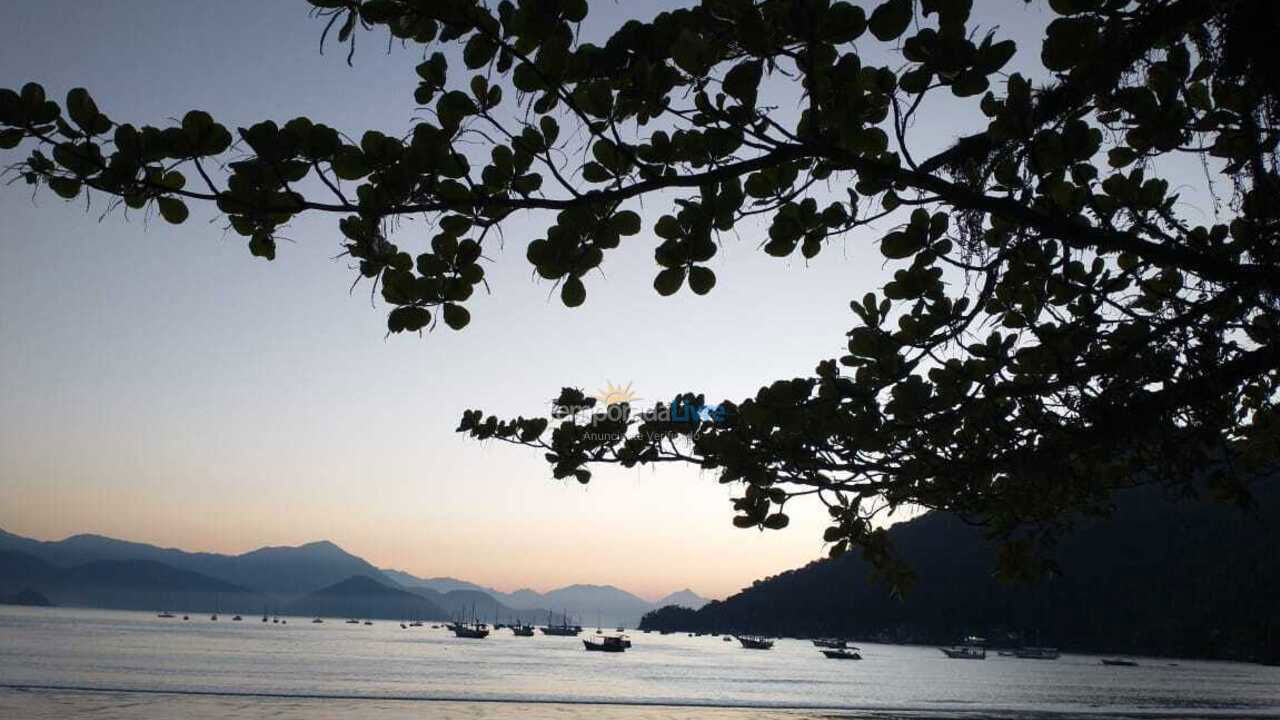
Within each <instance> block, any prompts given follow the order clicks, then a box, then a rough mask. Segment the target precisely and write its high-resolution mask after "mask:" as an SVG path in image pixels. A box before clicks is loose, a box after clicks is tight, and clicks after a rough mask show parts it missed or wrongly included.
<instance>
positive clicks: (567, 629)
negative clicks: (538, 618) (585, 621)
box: [542, 612, 582, 637]
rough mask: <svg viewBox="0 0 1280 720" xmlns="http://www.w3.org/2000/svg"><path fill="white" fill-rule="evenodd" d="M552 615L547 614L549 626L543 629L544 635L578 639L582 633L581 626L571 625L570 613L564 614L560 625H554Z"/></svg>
mask: <svg viewBox="0 0 1280 720" xmlns="http://www.w3.org/2000/svg"><path fill="white" fill-rule="evenodd" d="M552 619H553V618H552V616H551V613H550V612H548V613H547V625H546V627H544V628H542V634H543V635H556V636H560V637H577V636H578V635H579V634H580V633H581V632H582V626H581V625H570V624H569V613H567V612H566V613H563V616H562V618H561V621H560V624H558V625H555V624H552Z"/></svg>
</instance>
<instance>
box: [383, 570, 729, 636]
mask: <svg viewBox="0 0 1280 720" xmlns="http://www.w3.org/2000/svg"><path fill="white" fill-rule="evenodd" d="M382 573H383V574H384V575H385V576H387V577H389V578H391V579H392V580H394V581H396V582H397V583H399V584H400V585H401V586H403V587H405V588H409V589H412V590H414V591H415V592H416V591H420V590H430V591H434V592H436V593H437V594H438V595H437V596H430V595H428V596H427V597H430V598H431V599H433V600H435V601H436V602H438V603H440V604H441V605H442V606H443V607H445V608H446V609H452V611H453V612H455V613H456V612H458V610H461V611H462V612H463V613H464V614H465V613H466V612H469V608H470V604H471V603H473V602H474V603H475V605H476V608H477V612H481V611H482V609H486V608H487V610H486V612H488V613H492V612H493V609H494V606H495V603H496V604H497V612H498V616H499V617H502V618H508V617H512V616H518V617H521V618H524V619H526V620H531V621H533V622H538V623H543V622H546V620H547V614H548V613H553V614H554V615H555V616H556V618H557V620H558V619H559V617H560V616H561V614H562V613H567V614H568V615H569V617H570V620H573V621H575V622H579V623H581V624H582V625H594V624H596V623H599V624H601V625H607V626H609V627H614V626H617V625H625V626H626V627H636V625H637V624H639V622H640V617H641V616H642V615H644V613H646V612H648V611H650V610H653V609H655V608H658V607H662V606H663V605H669V604H681V605H685V606H687V607H693V608H700V607H702V606H703V605H705V604H706V602H707V601H706V599H705V598H702V597H700V596H699V595H697V594H696V593H694V592H693V591H691V590H687V589H686V590H681V591H679V592H675V593H672V594H670V595H668V596H667V597H665V598H663V599H662V600H661V601H659V602H657V603H651V602H649V601H647V600H645V599H644V598H641V597H638V596H636V595H633V594H631V593H629V592H627V591H626V590H622V589H620V588H617V587H614V586H612V585H569V586H567V587H563V588H558V589H556V590H551V591H549V592H545V593H539V592H535V591H533V590H529V589H523V590H517V591H515V592H511V593H504V592H501V591H499V590H495V589H493V588H490V587H485V586H483V585H477V584H475V583H472V582H468V581H466V580H459V579H457V578H451V577H434V578H420V577H417V576H414V575H412V574H410V573H407V572H404V571H402V570H392V569H389V568H384V569H383V570H382ZM455 593H470V594H467V595H454V594H455ZM479 594H483V595H485V596H487V597H488V600H485V599H483V598H481V597H480V596H479ZM449 595H453V597H452V599H449V598H445V597H444V596H449ZM459 603H462V604H461V606H459ZM481 614H482V615H483V616H484V617H491V616H492V615H491V614H484V613H483V612H482V613H481Z"/></svg>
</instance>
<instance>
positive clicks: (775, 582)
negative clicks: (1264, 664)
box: [641, 478, 1280, 661]
mask: <svg viewBox="0 0 1280 720" xmlns="http://www.w3.org/2000/svg"><path fill="white" fill-rule="evenodd" d="M1255 494H1256V500H1257V507H1256V508H1255V509H1254V510H1253V511H1244V512H1242V511H1241V510H1240V509H1239V508H1238V507H1236V506H1226V505H1217V504H1212V503H1204V502H1179V501H1177V500H1175V499H1173V498H1171V497H1169V496H1167V495H1166V494H1165V491H1163V490H1161V489H1158V488H1139V489H1136V490H1133V491H1130V492H1129V493H1127V494H1126V495H1124V496H1123V497H1121V498H1120V499H1119V500H1118V502H1117V505H1116V511H1115V514H1114V516H1113V517H1112V518H1111V519H1110V520H1101V519H1084V520H1081V521H1080V522H1079V523H1078V524H1077V526H1076V529H1075V531H1074V532H1072V533H1071V534H1069V535H1068V536H1066V537H1064V538H1063V539H1062V541H1061V542H1060V544H1059V546H1058V548H1057V551H1056V560H1057V562H1058V564H1059V568H1060V573H1059V574H1057V575H1056V576H1054V577H1051V578H1047V579H1045V580H1042V581H1040V582H1038V583H1036V584H1033V585H1029V584H1026V583H1021V584H1019V583H1015V582H1011V581H1002V580H999V579H997V578H996V577H995V576H994V572H993V571H994V567H995V549H994V548H993V547H992V546H991V545H990V544H989V543H987V542H986V541H985V540H984V538H983V535H982V531H981V529H980V528H976V527H973V526H971V525H967V524H965V523H963V522H962V521H960V520H959V519H957V518H955V517H953V516H948V515H943V514H937V513H933V514H929V515H925V516H922V517H920V518H916V519H914V520H911V521H909V522H904V523H901V524H899V525H897V526H895V527H894V528H893V529H892V530H891V534H892V537H893V542H894V547H895V549H896V550H897V551H898V552H899V553H900V554H901V555H902V556H903V558H904V559H905V560H906V561H907V562H908V563H909V564H910V565H911V567H912V568H913V569H914V571H915V573H916V576H917V579H916V582H915V584H914V586H913V587H912V588H911V589H910V591H908V592H907V593H906V595H905V596H904V597H902V598H895V597H893V596H892V595H891V594H890V593H889V591H888V589H887V588H886V587H885V586H884V585H883V584H882V583H878V582H875V581H874V580H873V579H872V577H871V574H870V566H869V565H868V564H867V563H866V562H865V561H864V560H863V559H862V558H861V557H859V556H858V555H856V554H853V553H850V554H847V555H845V556H843V557H840V558H837V559H834V560H821V561H816V562H813V563H810V564H809V565H807V566H805V567H803V568H799V569H797V570H791V571H788V572H785V573H782V574H781V575H778V576H776V577H771V578H767V579H765V580H761V581H757V582H756V583H754V584H753V585H752V586H751V587H750V588H747V589H745V590H743V591H742V592H740V593H738V594H737V595H734V596H732V597H730V598H728V599H726V600H724V601H715V602H711V603H709V604H708V605H706V606H705V607H703V608H702V609H701V610H698V611H693V610H689V609H687V608H677V607H668V608H663V609H661V610H657V611H654V612H652V613H649V614H648V615H646V616H645V618H644V621H643V622H642V625H641V627H642V628H644V629H653V630H676V631H706V632H751V633H762V634H768V635H775V636H790V637H817V636H841V637H849V638H854V639H860V640H871V639H877V640H882V641H891V642H920V643H950V642H955V641H957V640H958V639H959V638H962V637H965V636H968V635H981V636H985V637H987V638H989V639H990V640H991V641H992V642H993V643H994V644H997V645H1000V644H1007V645H1016V644H1020V643H1023V644H1044V645H1055V646H1058V647H1061V648H1062V649H1064V650H1068V651H1078V652H1090V651H1092V652H1106V653H1132V654H1151V655H1167V656H1182V657H1206V658H1224V659H1226V658H1230V659H1257V660H1270V661H1274V660H1276V659H1277V658H1280V648H1278V645H1280V531H1278V530H1277V524H1276V519H1277V515H1278V514H1280V482H1277V481H1276V480H1275V479H1274V478H1273V479H1272V480H1270V481H1268V482H1266V484H1265V485H1259V486H1257V487H1256V488H1255Z"/></svg>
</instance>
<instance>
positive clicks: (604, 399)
mask: <svg viewBox="0 0 1280 720" xmlns="http://www.w3.org/2000/svg"><path fill="white" fill-rule="evenodd" d="M639 399H640V398H639V397H638V396H637V395H636V394H635V391H633V390H632V389H631V383H627V384H626V385H625V386H624V385H614V384H613V381H612V380H610V381H609V382H608V383H607V384H606V385H605V387H604V389H602V390H598V391H596V400H599V401H600V404H601V405H603V406H604V407H609V406H610V405H621V404H622V403H627V404H628V405H630V404H631V403H634V402H635V401H636V400H639Z"/></svg>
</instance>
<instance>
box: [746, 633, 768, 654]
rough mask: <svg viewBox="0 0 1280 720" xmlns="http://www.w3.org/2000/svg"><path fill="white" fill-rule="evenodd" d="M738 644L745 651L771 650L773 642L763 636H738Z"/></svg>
mask: <svg viewBox="0 0 1280 720" xmlns="http://www.w3.org/2000/svg"><path fill="white" fill-rule="evenodd" d="M738 642H740V643H742V647H743V648H744V649H746V650H771V649H772V648H773V641H772V640H769V639H768V638H766V637H764V636H763V635H739V636H738Z"/></svg>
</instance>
